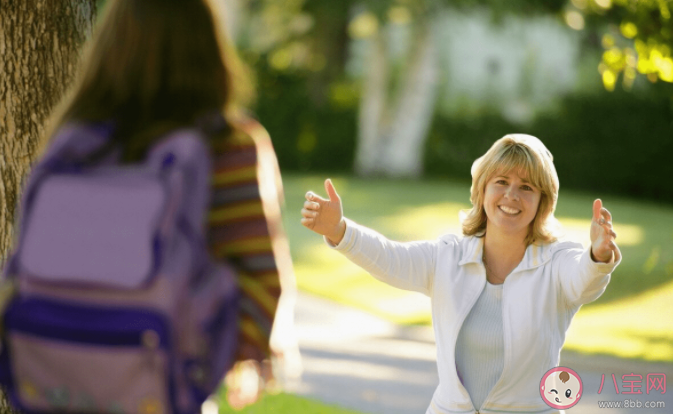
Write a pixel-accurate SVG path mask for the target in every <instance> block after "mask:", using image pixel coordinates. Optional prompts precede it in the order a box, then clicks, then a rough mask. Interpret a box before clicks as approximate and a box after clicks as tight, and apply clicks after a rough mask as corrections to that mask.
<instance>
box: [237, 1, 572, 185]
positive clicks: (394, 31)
mask: <svg viewBox="0 0 673 414" xmlns="http://www.w3.org/2000/svg"><path fill="white" fill-rule="evenodd" d="M229 1H240V2H244V3H245V5H246V6H245V8H246V10H247V13H249V18H248V20H249V22H250V24H248V25H246V27H245V28H244V33H239V35H238V44H239V46H240V47H241V48H242V49H244V50H247V53H246V54H247V57H248V59H249V61H250V62H251V63H253V64H255V65H256V66H257V67H258V68H260V67H263V68H264V69H265V73H263V75H266V74H267V73H266V68H271V70H273V71H277V72H278V73H283V74H287V73H301V74H302V75H303V76H306V78H307V84H308V85H309V87H308V89H309V99H310V101H311V102H310V104H311V105H312V107H313V108H315V107H318V108H319V107H323V106H326V105H334V104H335V102H336V104H338V105H344V104H345V105H353V106H359V114H358V118H359V119H358V129H357V135H358V137H357V145H356V147H357V148H356V155H355V170H356V172H357V173H358V174H360V175H386V176H397V177H416V176H419V175H420V174H421V173H422V170H423V167H422V160H423V149H424V146H425V141H426V138H427V132H428V130H429V128H430V124H431V121H432V118H433V114H434V109H435V98H436V90H437V88H436V84H437V81H438V77H439V72H440V69H439V67H438V66H439V62H438V58H437V46H438V45H437V43H438V39H437V37H438V31H437V30H436V29H437V25H438V24H439V23H440V18H441V17H442V14H443V13H444V12H447V10H451V9H449V8H452V9H460V8H462V9H470V8H477V7H479V8H488V9H490V10H491V11H492V15H493V18H494V21H497V20H499V19H500V17H502V16H503V15H504V14H505V13H519V14H535V13H555V12H557V11H559V10H560V9H562V7H563V6H564V4H565V2H566V0H511V1H508V2H502V1H499V0H340V1H333V0H311V1H307V0H229ZM354 49H359V53H361V54H362V56H363V57H364V58H363V59H362V60H363V61H364V65H365V66H364V68H361V69H360V70H354V71H351V74H352V72H358V76H359V83H360V85H359V87H358V86H357V85H354V84H353V83H354V82H353V80H352V77H349V73H348V68H347V63H348V53H349V51H353V50H354ZM356 53H358V51H356ZM260 59H261V60H264V61H265V63H264V64H260ZM262 82H265V80H264V79H260V83H262ZM269 83H275V80H272V81H270V82H269ZM261 86H262V87H261V88H260V94H264V93H265V92H264V91H265V89H266V87H265V86H264V85H261ZM353 91H355V92H354V93H353ZM307 111H308V109H307ZM301 118H302V121H301V122H308V121H306V118H307V117H305V116H303V114H302V116H301ZM315 129H316V128H315V126H311V125H307V126H302V127H301V130H302V131H307V130H308V131H311V130H315ZM309 135H310V134H304V135H303V136H305V137H308V136H309ZM304 141H306V142H304ZM309 141H310V140H308V139H303V138H298V139H297V147H298V148H299V147H301V148H303V149H304V150H306V149H307V148H314V147H315V145H314V144H311V145H308V144H310V142H309Z"/></svg>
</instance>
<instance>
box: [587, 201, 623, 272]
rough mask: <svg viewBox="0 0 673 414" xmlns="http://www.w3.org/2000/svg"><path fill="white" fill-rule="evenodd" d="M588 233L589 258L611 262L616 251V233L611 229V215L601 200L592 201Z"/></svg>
mask: <svg viewBox="0 0 673 414" xmlns="http://www.w3.org/2000/svg"><path fill="white" fill-rule="evenodd" d="M590 235H591V258H592V259H593V260H594V261H595V262H603V263H608V262H611V261H612V260H613V258H614V254H615V252H616V251H617V244H616V243H615V238H616V237H617V233H615V232H614V230H612V215H611V214H610V212H609V211H608V210H607V209H606V208H603V202H602V201H601V200H600V199H597V200H596V201H594V214H593V218H592V220H591V231H590Z"/></svg>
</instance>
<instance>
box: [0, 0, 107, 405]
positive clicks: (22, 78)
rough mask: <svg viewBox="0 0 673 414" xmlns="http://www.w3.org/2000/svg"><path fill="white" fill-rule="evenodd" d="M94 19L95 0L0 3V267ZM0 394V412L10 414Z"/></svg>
mask: <svg viewBox="0 0 673 414" xmlns="http://www.w3.org/2000/svg"><path fill="white" fill-rule="evenodd" d="M95 15H96V0H0V266H2V265H3V264H4V262H5V258H6V257H7V254H8V253H9V250H10V248H11V247H12V246H11V245H12V240H13V238H14V235H13V227H14V220H15V209H16V204H17V199H18V197H19V191H20V186H21V184H22V180H23V177H24V176H25V175H26V173H27V172H28V169H29V167H30V165H31V162H32V161H33V158H34V156H35V149H36V147H37V144H38V142H39V140H40V137H41V134H43V133H44V122H45V120H46V118H47V117H48V116H49V114H50V112H51V110H52V108H53V107H54V105H55V104H56V103H57V102H58V101H59V100H60V98H61V96H62V94H63V92H64V90H65V88H66V87H67V86H68V84H69V83H70V81H71V80H72V78H73V75H74V72H75V68H76V67H77V60H78V57H79V53H78V51H79V49H80V47H81V45H82V43H83V42H84V40H85V39H86V38H87V37H88V36H89V35H90V33H91V30H92V27H93V24H94V21H95ZM0 394H1V395H0V397H1V398H0V412H2V413H11V412H13V410H11V408H9V406H8V403H7V400H6V398H4V393H0Z"/></svg>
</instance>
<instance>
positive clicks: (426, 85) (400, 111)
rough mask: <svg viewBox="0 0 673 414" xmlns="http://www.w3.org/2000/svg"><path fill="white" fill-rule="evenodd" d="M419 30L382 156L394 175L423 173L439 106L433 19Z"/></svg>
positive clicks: (389, 173)
mask: <svg viewBox="0 0 673 414" xmlns="http://www.w3.org/2000/svg"><path fill="white" fill-rule="evenodd" d="M417 30H418V33H417V34H415V35H414V39H413V42H412V46H411V48H412V49H411V59H410V65H409V68H408V70H407V72H406V73H405V77H404V83H403V84H402V90H401V94H400V96H399V97H398V102H397V105H396V108H395V112H394V116H393V119H392V122H391V123H390V131H389V133H388V136H389V142H388V144H387V145H386V148H385V150H384V156H383V158H382V159H381V169H382V170H383V171H384V174H385V175H387V176H390V177H410V178H415V177H419V176H420V175H421V174H422V173H423V150H424V148H425V140H426V137H427V134H428V130H429V129H430V124H431V122H432V115H433V113H434V109H435V98H436V90H437V88H436V86H437V72H438V69H437V49H436V47H435V42H434V30H433V26H432V25H431V24H429V22H421V23H420V25H419V26H418V27H417Z"/></svg>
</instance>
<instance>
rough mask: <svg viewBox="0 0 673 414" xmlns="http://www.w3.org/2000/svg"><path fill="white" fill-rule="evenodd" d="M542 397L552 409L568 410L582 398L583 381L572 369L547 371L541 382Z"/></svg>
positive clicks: (560, 368) (563, 368)
mask: <svg viewBox="0 0 673 414" xmlns="http://www.w3.org/2000/svg"><path fill="white" fill-rule="evenodd" d="M540 395H541V396H542V399H543V400H544V402H545V403H547V405H548V406H550V407H552V408H557V409H561V410H564V409H567V408H570V407H572V406H573V405H575V404H577V402H578V401H579V400H580V397H581V396H582V379H581V378H580V376H579V375H578V374H577V373H576V372H575V371H573V370H572V369H570V368H566V367H556V368H552V369H550V370H549V371H547V372H546V373H545V374H544V376H543V377H542V381H540Z"/></svg>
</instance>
